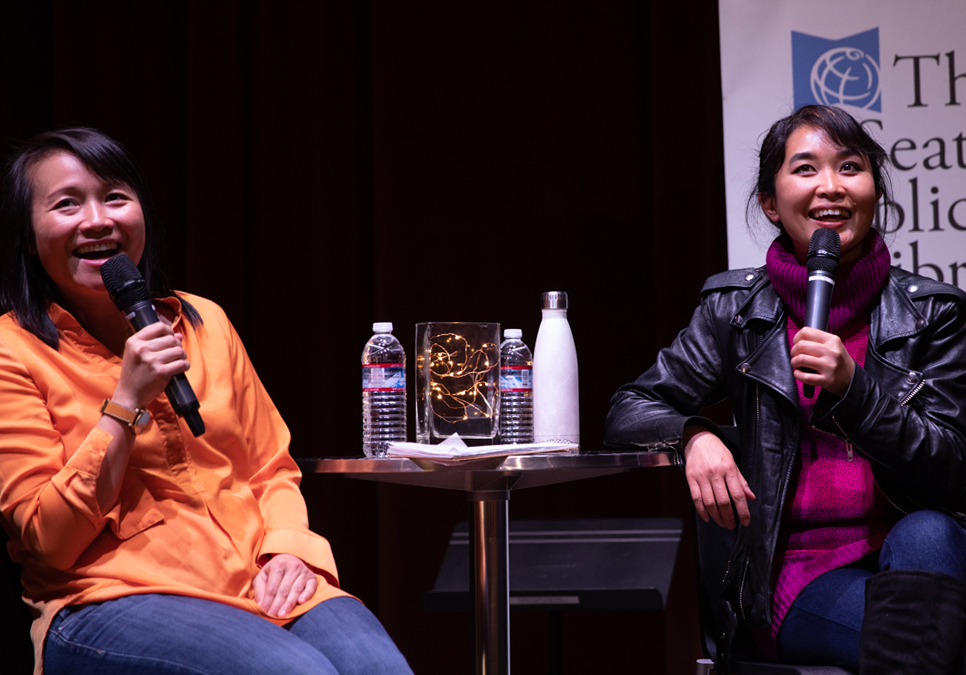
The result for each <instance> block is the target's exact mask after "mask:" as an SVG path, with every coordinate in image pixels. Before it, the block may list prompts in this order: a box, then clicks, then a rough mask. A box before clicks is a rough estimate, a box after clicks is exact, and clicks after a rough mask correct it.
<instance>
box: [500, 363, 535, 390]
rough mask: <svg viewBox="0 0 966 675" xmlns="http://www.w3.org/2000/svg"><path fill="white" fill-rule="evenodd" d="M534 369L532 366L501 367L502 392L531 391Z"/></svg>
mask: <svg viewBox="0 0 966 675" xmlns="http://www.w3.org/2000/svg"><path fill="white" fill-rule="evenodd" d="M531 389H533V369H532V368H530V366H500V391H530V390H531Z"/></svg>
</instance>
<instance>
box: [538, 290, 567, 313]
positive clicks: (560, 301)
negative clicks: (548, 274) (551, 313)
mask: <svg viewBox="0 0 966 675" xmlns="http://www.w3.org/2000/svg"><path fill="white" fill-rule="evenodd" d="M540 297H541V299H542V300H543V308H544V309H567V293H566V291H548V292H547V293H544V294H543V295H542V296H540Z"/></svg>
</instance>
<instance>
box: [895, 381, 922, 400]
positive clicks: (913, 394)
mask: <svg viewBox="0 0 966 675" xmlns="http://www.w3.org/2000/svg"><path fill="white" fill-rule="evenodd" d="M925 386H926V380H925V378H923V380H922V382H920V383H919V384H917V385H916V387H915V389H913V390H912V391H910V392H909V393H908V395H906V397H905V398H904V399H902V400H901V401H899V405H905V404H906V403H908V402H909V401H911V400H912V397H913V396H915V395H916V394H918V393H919V391H920V390H921V389H922V388H923V387H925Z"/></svg>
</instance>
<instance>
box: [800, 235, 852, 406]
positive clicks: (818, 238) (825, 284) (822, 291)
mask: <svg viewBox="0 0 966 675" xmlns="http://www.w3.org/2000/svg"><path fill="white" fill-rule="evenodd" d="M841 249H842V244H841V242H840V241H839V233H838V232H836V231H835V230H828V229H820V230H815V231H814V232H812V237H811V239H809V240H808V256H807V257H806V258H805V268H806V269H807V270H808V288H807V290H806V294H805V325H806V326H809V327H810V328H818V329H819V330H821V331H827V330H828V313H829V309H830V308H831V306H832V289H833V288H834V287H835V273H836V272H838V271H839V253H840V251H841ZM809 372H814V371H811V370H809ZM802 395H803V396H804V397H805V398H811V397H812V396H814V395H815V387H814V386H811V385H808V384H806V385H803V386H802Z"/></svg>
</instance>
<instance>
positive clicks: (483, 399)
mask: <svg viewBox="0 0 966 675" xmlns="http://www.w3.org/2000/svg"><path fill="white" fill-rule="evenodd" d="M499 365H500V349H499V346H498V345H496V344H494V343H492V342H484V343H483V344H482V345H480V346H479V347H478V348H476V347H473V346H472V345H470V343H469V341H468V340H467V339H466V338H465V337H464V336H462V335H459V334H457V333H441V334H439V335H434V336H433V338H432V343H431V344H430V350H429V371H430V377H429V387H430V397H431V400H432V409H433V414H434V415H436V416H437V417H441V418H443V419H444V420H446V421H448V422H455V421H458V420H469V419H471V418H488V417H490V416H491V415H493V413H494V410H493V409H492V407H493V402H492V400H493V397H492V396H490V395H489V394H490V388H492V387H495V386H496V376H495V373H493V371H494V370H495V369H496V368H498V367H499Z"/></svg>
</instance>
